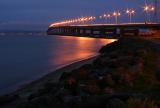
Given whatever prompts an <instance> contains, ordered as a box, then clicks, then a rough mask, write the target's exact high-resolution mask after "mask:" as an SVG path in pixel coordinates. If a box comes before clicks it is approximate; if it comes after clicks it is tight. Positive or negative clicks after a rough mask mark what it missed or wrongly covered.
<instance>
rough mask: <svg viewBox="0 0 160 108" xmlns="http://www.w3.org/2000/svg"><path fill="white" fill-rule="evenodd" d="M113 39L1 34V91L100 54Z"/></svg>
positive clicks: (10, 89) (1, 92)
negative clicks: (99, 51) (103, 47)
mask: <svg viewBox="0 0 160 108" xmlns="http://www.w3.org/2000/svg"><path fill="white" fill-rule="evenodd" d="M112 41H113V40H107V39H93V38H84V37H67V36H45V35H41V36H40V35H39V36H36V35H13V34H12V35H7V36H6V35H5V36H0V94H3V93H8V92H10V91H12V90H14V89H16V88H18V87H19V86H20V85H21V84H23V83H24V82H29V81H31V80H35V79H37V78H39V77H42V76H43V75H45V74H47V73H49V72H52V71H54V70H55V69H57V68H58V67H60V66H63V65H66V64H69V63H71V62H74V61H77V60H81V59H84V58H87V57H90V56H93V55H96V54H97V52H98V50H99V49H100V48H101V47H102V46H103V45H106V44H107V43H110V42H112Z"/></svg>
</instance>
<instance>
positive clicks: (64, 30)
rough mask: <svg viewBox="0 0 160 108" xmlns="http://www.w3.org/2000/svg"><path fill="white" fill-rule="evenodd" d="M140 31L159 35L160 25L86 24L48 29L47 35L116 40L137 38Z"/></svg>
mask: <svg viewBox="0 0 160 108" xmlns="http://www.w3.org/2000/svg"><path fill="white" fill-rule="evenodd" d="M141 29H148V30H155V31H158V32H159V33H160V23H148V24H146V23H124V24H88V25H68V26H55V27H54V26H53V27H49V29H48V31H47V33H48V35H68V36H90V37H104V38H109V37H111V38H113V37H114V38H118V37H120V36H139V35H140V30H141Z"/></svg>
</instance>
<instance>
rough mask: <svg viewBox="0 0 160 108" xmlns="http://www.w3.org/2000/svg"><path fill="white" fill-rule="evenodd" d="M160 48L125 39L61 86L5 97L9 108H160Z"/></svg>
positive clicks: (67, 74)
mask: <svg viewBox="0 0 160 108" xmlns="http://www.w3.org/2000/svg"><path fill="white" fill-rule="evenodd" d="M159 48H160V46H158V45H157V44H155V43H153V42H151V41H148V40H143V39H133V38H123V39H119V41H116V42H114V43H111V44H109V45H106V46H104V47H102V48H101V49H100V51H99V52H100V55H99V56H98V57H97V59H96V60H94V62H93V63H92V64H86V65H83V66H82V67H80V68H78V69H74V70H72V72H64V73H63V74H62V76H61V78H60V79H59V82H58V83H54V82H48V83H46V84H45V85H44V86H43V88H39V90H37V91H31V92H29V93H26V94H23V95H22V94H16V95H12V96H10V95H9V96H3V97H1V98H0V104H1V105H2V106H6V105H7V106H6V107H5V108H10V107H12V108H102V107H103V108H159V107H160V92H159V91H160V51H159Z"/></svg>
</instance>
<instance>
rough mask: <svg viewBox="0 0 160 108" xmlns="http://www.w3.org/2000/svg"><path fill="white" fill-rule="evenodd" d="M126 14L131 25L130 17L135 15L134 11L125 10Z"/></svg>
mask: <svg viewBox="0 0 160 108" xmlns="http://www.w3.org/2000/svg"><path fill="white" fill-rule="evenodd" d="M126 14H128V16H129V22H130V23H131V22H132V15H134V14H135V10H133V9H127V10H126Z"/></svg>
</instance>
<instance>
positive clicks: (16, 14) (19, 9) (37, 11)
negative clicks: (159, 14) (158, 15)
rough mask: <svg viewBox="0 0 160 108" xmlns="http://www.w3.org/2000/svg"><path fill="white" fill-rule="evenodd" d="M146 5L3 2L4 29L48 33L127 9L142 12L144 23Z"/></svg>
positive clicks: (97, 0) (113, 0)
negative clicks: (65, 23) (60, 24)
mask: <svg viewBox="0 0 160 108" xmlns="http://www.w3.org/2000/svg"><path fill="white" fill-rule="evenodd" d="M149 1H152V0H149ZM143 4H144V0H0V29H4V30H5V29H12V28H13V26H15V25H17V26H16V27H17V29H19V28H21V29H25V28H27V27H28V28H29V27H31V28H35V27H37V26H39V28H41V29H45V28H46V27H47V26H48V25H49V24H50V23H51V22H53V21H57V20H61V19H65V18H74V17H79V16H85V15H97V16H98V15H100V14H102V13H104V12H113V11H114V10H121V11H122V12H123V11H124V10H125V9H126V8H127V7H128V8H129V7H131V8H136V10H137V11H138V12H137V14H136V16H135V20H143V12H142V5H143ZM122 17H124V18H122V19H126V18H125V16H122ZM122 19H121V20H122ZM122 21H123V20H122ZM24 25H25V26H24ZM31 25H32V26H31ZM14 29H15V28H14Z"/></svg>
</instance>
